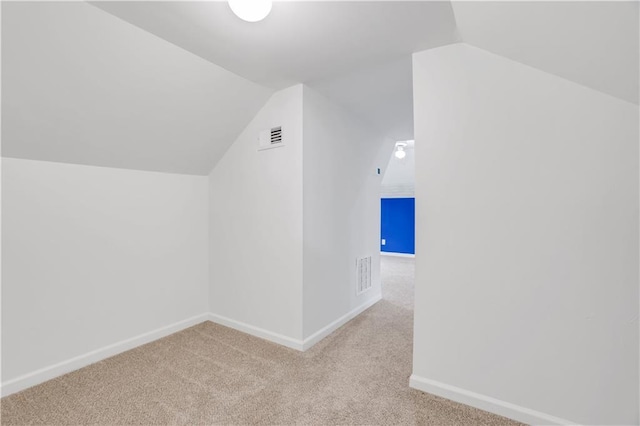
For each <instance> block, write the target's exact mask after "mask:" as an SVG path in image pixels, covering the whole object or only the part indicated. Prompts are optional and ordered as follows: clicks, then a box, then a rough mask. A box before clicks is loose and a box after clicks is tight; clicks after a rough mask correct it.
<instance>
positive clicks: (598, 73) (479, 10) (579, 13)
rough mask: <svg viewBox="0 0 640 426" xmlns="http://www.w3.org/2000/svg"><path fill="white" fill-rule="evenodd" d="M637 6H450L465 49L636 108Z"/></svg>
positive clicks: (625, 3) (631, 3)
mask: <svg viewBox="0 0 640 426" xmlns="http://www.w3.org/2000/svg"><path fill="white" fill-rule="evenodd" d="M639 7H640V3H639V2H637V1H601V2H598V1H568V2H564V1H514V2H510V1H499V2H485V1H470V2H454V3H453V9H454V12H455V17H456V22H457V25H458V29H459V31H460V35H461V37H462V39H463V41H464V42H465V43H469V44H472V45H474V46H476V47H480V48H482V49H485V50H488V51H490V52H493V53H496V54H499V55H502V56H505V57H507V58H509V59H512V60H515V61H518V62H521V63H523V64H526V65H529V66H532V67H535V68H538V69H540V70H543V71H546V72H548V73H551V74H555V75H557V76H560V77H563V78H566V79H568V80H572V81H574V82H576V83H579V84H581V85H584V86H587V87H590V88H592V89H595V90H598V91H601V92H604V93H608V94H610V95H612V96H615V97H618V98H621V99H624V100H627V101H629V102H633V103H635V104H637V103H638V76H639V74H640V70H639V68H638V67H639V58H638V55H639V50H640V48H639V46H638V39H639V25H638V19H639V18H638V16H639V13H638V12H639V11H638V9H639Z"/></svg>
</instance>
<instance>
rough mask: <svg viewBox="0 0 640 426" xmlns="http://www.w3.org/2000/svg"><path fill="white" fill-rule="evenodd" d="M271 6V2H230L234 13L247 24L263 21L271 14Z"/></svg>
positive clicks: (241, 0) (232, 0)
mask: <svg viewBox="0 0 640 426" xmlns="http://www.w3.org/2000/svg"><path fill="white" fill-rule="evenodd" d="M271 6H272V2H271V0H229V7H230V8H231V10H232V11H233V13H235V14H236V15H237V16H238V18H240V19H242V20H244V21H247V22H258V21H262V20H263V19H264V18H266V17H267V15H268V14H269V12H271Z"/></svg>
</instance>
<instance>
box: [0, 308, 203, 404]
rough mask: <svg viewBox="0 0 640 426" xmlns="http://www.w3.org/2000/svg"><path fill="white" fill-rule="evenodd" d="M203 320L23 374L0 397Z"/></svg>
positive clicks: (191, 320)
mask: <svg viewBox="0 0 640 426" xmlns="http://www.w3.org/2000/svg"><path fill="white" fill-rule="evenodd" d="M207 319H208V314H206V313H205V314H200V315H196V316H194V317H191V318H187V319H185V320H182V321H178V322H176V323H173V324H170V325H167V326H165V327H161V328H158V329H155V330H152V331H149V332H147V333H143V334H140V335H138V336H135V337H132V338H130V339H126V340H122V341H120V342H117V343H114V344H112V345H108V346H104V347H102V348H100V349H96V350H94V351H91V352H87V353H86V354H84V355H79V356H76V357H74V358H71V359H68V360H66V361H62V362H59V363H57V364H53V365H50V366H48V367H44V368H41V369H39V370H36V371H33V372H31V373H27V374H24V375H22V376H19V377H16V378H15V379H11V380H7V381H6V382H3V383H2V385H1V386H0V394H1V395H2V396H3V397H4V396H7V395H11V394H12V393H16V392H20V391H21V390H24V389H27V388H30V387H31V386H35V385H37V384H40V383H43V382H46V381H47V380H51V379H53V378H56V377H58V376H62V375H63V374H66V373H70V372H72V371H74V370H78V369H80V368H82V367H86V366H87V365H89V364H93V363H95V362H98V361H102V360H103V359H106V358H109V357H112V356H114V355H117V354H119V353H122V352H125V351H128V350H130V349H133V348H135V347H138V346H141V345H144V344H145V343H149V342H152V341H154V340H158V339H160V338H162V337H165V336H168V335H170V334H173V333H176V332H178V331H180V330H184V329H185V328H189V327H191V326H193V325H196V324H199V323H201V322H204V321H206V320H207Z"/></svg>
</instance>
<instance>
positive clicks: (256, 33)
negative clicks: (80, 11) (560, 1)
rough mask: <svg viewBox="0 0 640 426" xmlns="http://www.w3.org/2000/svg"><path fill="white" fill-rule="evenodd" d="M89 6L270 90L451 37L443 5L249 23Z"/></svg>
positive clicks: (277, 9)
mask: <svg viewBox="0 0 640 426" xmlns="http://www.w3.org/2000/svg"><path fill="white" fill-rule="evenodd" d="M92 4H93V5H95V6H97V7H99V8H101V9H102V10H105V11H107V12H109V13H111V14H113V15H115V16H117V17H119V18H121V19H123V20H125V21H127V22H130V23H132V24H134V25H136V26H138V27H140V28H142V29H144V30H146V31H149V32H150V33H152V34H155V35H157V36H158V37H161V38H163V39H165V40H167V41H169V42H171V43H173V44H175V45H177V46H180V47H182V48H184V49H186V50H188V51H190V52H192V53H194V54H196V55H198V56H200V57H202V58H204V59H207V60H208V61H211V62H213V63H215V64H217V65H220V66H221V67H223V68H225V69H227V70H229V71H232V72H234V73H236V74H238V75H240V76H242V77H245V78H247V79H249V80H252V81H254V82H256V83H259V84H263V85H265V86H267V87H271V88H274V89H282V88H285V87H288V86H291V85H293V84H296V83H306V82H309V81H313V80H319V79H327V78H329V77H331V76H339V75H342V74H343V73H346V72H349V71H352V70H355V69H362V68H364V67H367V66H369V65H375V64H378V63H384V62H387V61H390V60H394V59H398V58H400V57H402V56H409V55H410V54H411V53H413V52H416V51H420V50H425V49H428V48H430V47H435V46H441V45H444V44H448V43H452V42H454V41H457V40H458V39H457V35H456V32H455V20H454V17H453V10H452V8H451V3H450V2H448V1H445V2H433V1H421V2H415V1H409V2H395V1H391V2H383V1H365V2H346V1H333V2H327V1H303V2H296V1H291V2H277V1H276V2H274V5H273V9H272V11H271V13H270V14H269V16H268V17H267V19H265V20H264V21H261V22H257V23H252V24H248V23H246V22H244V21H242V20H240V19H238V18H237V17H236V16H235V15H234V14H233V12H231V9H230V8H229V6H228V4H227V2H190V1H177V2H176V1H166V2H154V1H126V2H121V1H116V2H113V1H109V2H92Z"/></svg>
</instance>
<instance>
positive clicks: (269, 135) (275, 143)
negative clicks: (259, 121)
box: [258, 126, 284, 151]
mask: <svg viewBox="0 0 640 426" xmlns="http://www.w3.org/2000/svg"><path fill="white" fill-rule="evenodd" d="M259 141H260V144H259V146H258V150H259V151H262V150H264V149H271V148H278V147H281V146H284V140H283V139H282V126H278V127H273V128H271V129H269V130H263V131H262V132H260V140H259Z"/></svg>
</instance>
